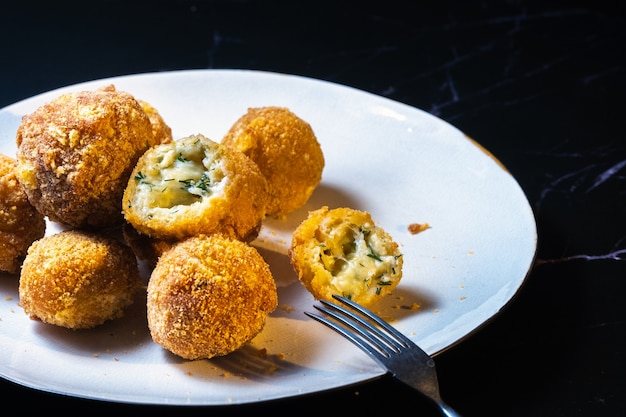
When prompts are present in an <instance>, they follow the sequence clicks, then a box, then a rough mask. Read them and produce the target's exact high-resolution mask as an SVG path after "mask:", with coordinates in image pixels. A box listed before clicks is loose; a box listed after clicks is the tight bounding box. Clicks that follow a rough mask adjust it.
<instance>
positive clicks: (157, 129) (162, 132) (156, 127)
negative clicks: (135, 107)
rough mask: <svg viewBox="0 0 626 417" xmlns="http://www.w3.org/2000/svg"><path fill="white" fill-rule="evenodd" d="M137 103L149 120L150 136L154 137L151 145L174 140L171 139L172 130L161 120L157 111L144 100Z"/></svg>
mask: <svg viewBox="0 0 626 417" xmlns="http://www.w3.org/2000/svg"><path fill="white" fill-rule="evenodd" d="M138 101H139V104H140V105H141V108H142V109H143V111H145V112H146V114H147V115H148V118H149V119H150V124H151V125H152V135H153V136H154V140H153V142H152V143H151V145H158V144H160V143H170V142H172V141H173V140H174V139H173V137H172V128H171V127H169V125H168V124H167V123H165V120H164V119H163V117H162V116H161V114H160V113H159V111H158V110H157V109H156V108H154V106H152V105H151V104H150V103H148V102H147V101H145V100H138Z"/></svg>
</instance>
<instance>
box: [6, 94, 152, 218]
mask: <svg viewBox="0 0 626 417" xmlns="http://www.w3.org/2000/svg"><path fill="white" fill-rule="evenodd" d="M16 142H17V160H18V167H17V178H18V180H19V181H20V182H21V183H22V185H23V186H24V189H25V191H26V194H27V195H28V199H29V200H30V202H31V204H33V205H34V206H35V207H36V208H37V210H39V212H40V213H42V214H44V215H46V216H48V217H49V218H50V220H52V221H55V222H60V223H64V224H66V225H69V226H71V227H85V228H87V227H91V228H101V227H108V226H112V225H118V224H121V222H122V220H123V217H122V214H121V212H120V205H121V201H122V194H123V193H124V189H125V187H126V184H127V183H128V178H129V176H130V173H131V171H132V169H133V167H134V166H135V163H136V162H137V160H138V159H139V157H140V156H141V155H142V154H143V153H144V152H145V151H146V150H147V149H148V148H149V147H150V146H151V145H153V144H155V139H154V136H153V133H152V124H151V122H150V118H149V117H148V115H147V114H146V112H145V111H144V110H143V108H142V107H141V105H140V104H139V102H138V101H137V100H136V99H135V98H134V97H133V96H132V95H130V94H128V93H125V92H122V91H118V90H116V89H115V87H114V86H112V85H111V86H107V87H104V88H101V89H98V90H95V91H80V92H73V93H66V94H62V95H61V96H59V97H58V98H56V99H54V100H52V101H50V102H48V103H46V104H44V105H42V106H40V107H39V108H38V109H36V110H35V111H34V112H33V113H31V114H29V115H26V116H24V117H23V118H22V122H21V124H20V126H19V128H18V130H17V137H16Z"/></svg>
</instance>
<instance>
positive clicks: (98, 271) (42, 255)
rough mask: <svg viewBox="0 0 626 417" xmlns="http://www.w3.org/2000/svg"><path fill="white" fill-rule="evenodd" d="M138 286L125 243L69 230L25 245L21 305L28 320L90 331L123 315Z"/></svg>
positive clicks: (133, 261) (129, 251)
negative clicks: (26, 252)
mask: <svg viewBox="0 0 626 417" xmlns="http://www.w3.org/2000/svg"><path fill="white" fill-rule="evenodd" d="M141 285H142V281H141V277H140V275H139V268H138V265H137V259H136V258H135V256H134V254H133V253H132V251H131V250H130V248H128V247H127V246H126V245H124V244H122V243H121V242H119V241H117V240H114V239H110V238H106V237H103V236H100V235H98V234H94V233H88V232H83V231H78V230H67V231H63V232H60V233H57V234H54V235H50V236H46V237H44V238H42V239H40V240H38V241H36V242H35V243H33V244H32V245H31V247H30V248H29V249H28V254H27V255H26V259H25V260H24V263H23V265H22V271H21V274H20V283H19V296H20V305H21V306H22V308H23V309H24V312H25V313H26V314H28V315H29V316H30V318H32V319H39V320H41V321H42V322H44V323H48V324H53V325H57V326H61V327H66V328H69V329H88V328H92V327H95V326H97V325H100V324H102V323H104V322H106V321H108V320H112V319H116V318H120V317H122V316H123V314H124V309H125V308H126V307H128V306H130V305H131V304H132V303H133V301H134V296H135V294H136V292H137V291H138V289H139V288H140V287H141Z"/></svg>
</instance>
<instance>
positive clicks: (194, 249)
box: [147, 234, 278, 360]
mask: <svg viewBox="0 0 626 417" xmlns="http://www.w3.org/2000/svg"><path fill="white" fill-rule="evenodd" d="M277 304H278V294H277V290H276V284H275V282H274V278H273V276H272V274H271V272H270V269H269V266H268V264H267V263H266V262H265V260H264V259H263V257H262V256H261V255H260V254H259V252H258V251H257V250H256V249H255V248H254V247H252V246H250V245H248V244H246V243H245V242H242V241H240V240H237V239H232V238H229V237H226V236H224V235H220V234H214V235H198V236H194V237H191V238H189V239H187V240H184V241H181V242H179V243H177V244H175V245H174V246H173V247H172V248H171V249H170V250H168V251H166V252H165V253H164V254H163V255H162V256H161V257H160V258H159V260H158V262H157V265H156V267H155V269H154V270H153V272H152V275H151V276H150V280H149V282H148V300H147V309H148V327H149V329H150V333H151V336H152V339H153V340H154V342H155V343H157V344H159V345H161V346H162V347H163V348H165V349H166V350H169V351H170V352H172V353H174V354H175V355H178V356H180V357H182V358H184V359H190V360H194V359H208V358H212V357H215V356H223V355H226V354H228V353H230V352H233V351H235V350H237V349H239V348H240V347H242V346H243V345H244V344H245V343H246V342H248V341H250V340H251V339H252V338H254V336H256V335H257V334H258V333H259V332H260V331H261V330H262V329H263V327H264V326H265V323H266V319H267V316H268V315H269V314H270V313H271V312H272V311H274V309H275V308H276V307H277Z"/></svg>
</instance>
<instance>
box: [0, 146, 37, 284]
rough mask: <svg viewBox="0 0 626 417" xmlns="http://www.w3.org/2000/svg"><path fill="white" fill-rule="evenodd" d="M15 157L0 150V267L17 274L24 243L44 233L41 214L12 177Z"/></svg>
mask: <svg viewBox="0 0 626 417" xmlns="http://www.w3.org/2000/svg"><path fill="white" fill-rule="evenodd" d="M15 167H16V160H15V159H13V158H11V157H9V156H7V155H4V154H0V271H2V272H8V273H10V274H17V273H19V271H20V266H21V265H22V261H23V260H24V257H25V256H26V251H27V250H28V247H29V246H30V245H31V244H32V243H33V242H34V241H35V240H37V239H40V238H42V237H43V236H44V233H45V232H46V222H45V219H44V216H43V215H42V214H41V213H39V212H38V211H37V210H36V209H35V208H34V207H33V206H31V205H30V203H29V202H28V199H27V197H26V193H25V192H24V190H23V189H22V186H21V185H20V184H19V182H18V181H17V178H16V177H15Z"/></svg>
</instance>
